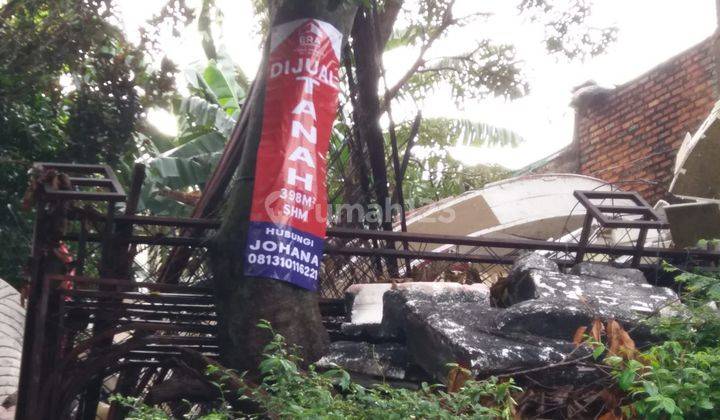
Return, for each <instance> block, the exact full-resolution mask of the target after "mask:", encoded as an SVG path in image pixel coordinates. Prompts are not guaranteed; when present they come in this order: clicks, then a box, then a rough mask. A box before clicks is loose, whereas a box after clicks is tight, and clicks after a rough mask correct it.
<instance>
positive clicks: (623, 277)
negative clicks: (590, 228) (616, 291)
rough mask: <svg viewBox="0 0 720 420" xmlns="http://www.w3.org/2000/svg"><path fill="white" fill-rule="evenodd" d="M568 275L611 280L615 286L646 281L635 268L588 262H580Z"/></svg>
mask: <svg viewBox="0 0 720 420" xmlns="http://www.w3.org/2000/svg"><path fill="white" fill-rule="evenodd" d="M570 274H575V275H578V276H588V277H595V278H598V279H605V280H611V281H613V282H615V283H617V284H627V285H631V284H645V283H647V279H646V278H645V275H644V274H643V273H642V271H640V270H638V269H637V268H618V267H613V266H611V265H608V264H602V263H595V262H590V261H585V262H581V263H580V264H577V265H576V266H574V267H573V268H572V269H570Z"/></svg>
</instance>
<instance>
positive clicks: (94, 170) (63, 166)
mask: <svg viewBox="0 0 720 420" xmlns="http://www.w3.org/2000/svg"><path fill="white" fill-rule="evenodd" d="M35 165H39V166H40V167H42V168H44V169H56V170H60V171H67V172H77V173H85V174H100V173H102V174H107V173H108V171H109V172H112V169H111V168H110V167H109V166H108V165H95V164H78V163H54V162H36V163H35Z"/></svg>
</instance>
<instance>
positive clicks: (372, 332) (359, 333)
mask: <svg viewBox="0 0 720 420" xmlns="http://www.w3.org/2000/svg"><path fill="white" fill-rule="evenodd" d="M380 329H381V325H380V323H372V324H354V323H352V322H344V323H343V324H342V325H340V334H341V335H342V337H343V338H345V339H352V340H355V341H371V342H378V341H383V335H382V334H381V331H380Z"/></svg>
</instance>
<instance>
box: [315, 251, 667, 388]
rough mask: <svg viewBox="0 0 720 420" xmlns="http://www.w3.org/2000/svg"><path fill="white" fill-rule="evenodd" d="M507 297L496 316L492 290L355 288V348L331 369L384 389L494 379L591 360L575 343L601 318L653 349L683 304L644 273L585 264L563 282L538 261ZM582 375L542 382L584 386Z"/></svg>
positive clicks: (527, 265)
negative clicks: (647, 321) (417, 381)
mask: <svg viewBox="0 0 720 420" xmlns="http://www.w3.org/2000/svg"><path fill="white" fill-rule="evenodd" d="M498 287H500V288H501V289H502V290H501V291H500V293H499V295H500V296H499V299H498V300H499V301H500V303H501V306H503V307H495V306H492V305H491V302H490V300H491V299H490V293H489V290H488V289H487V288H486V287H484V286H482V285H477V284H476V285H472V286H465V285H460V284H456V283H406V284H398V285H389V284H387V285H386V284H372V285H355V286H353V287H352V288H350V289H349V290H348V296H347V299H346V301H347V302H348V305H350V306H349V308H351V314H352V316H351V317H350V320H349V322H348V323H346V324H345V325H344V326H343V331H344V332H345V331H347V332H350V334H348V337H347V340H349V341H343V342H339V343H335V344H333V346H332V348H331V350H330V352H329V353H328V355H327V356H326V357H325V358H323V360H322V363H324V364H326V365H327V364H328V363H334V364H337V365H340V366H343V367H345V368H346V369H347V370H348V371H350V372H351V373H352V374H354V375H363V376H365V377H374V378H376V379H378V380H381V379H382V378H384V377H390V378H392V379H396V380H407V379H408V378H407V377H405V376H404V372H407V371H412V370H418V369H419V370H420V371H422V372H425V373H426V374H427V376H428V377H429V378H431V380H432V381H436V382H438V381H439V382H443V381H445V380H446V377H447V373H448V366H447V365H448V363H458V364H460V365H461V366H465V367H467V368H469V369H470V370H471V371H472V372H473V374H474V375H476V376H477V377H478V378H484V377H488V376H491V375H497V374H503V373H511V372H517V371H522V370H528V369H533V368H537V367H541V366H546V365H549V364H554V363H557V362H561V361H564V360H567V358H568V357H577V356H578V355H579V354H582V353H583V351H582V350H578V349H577V348H576V346H575V345H574V344H573V343H572V337H573V335H574V333H575V331H576V330H577V328H578V327H581V326H586V325H588V324H590V323H591V322H592V320H593V319H596V318H600V319H602V320H608V319H615V320H617V321H618V322H620V323H621V324H622V325H623V327H624V328H625V329H627V330H630V329H633V337H634V338H636V340H638V341H639V342H644V341H648V340H650V339H651V338H652V337H651V335H650V331H649V330H648V329H647V328H646V327H645V326H644V324H643V323H642V322H641V321H642V320H643V319H644V318H646V317H647V316H648V315H650V314H653V313H661V314H663V313H665V311H669V310H670V308H672V307H673V306H674V304H675V303H677V300H678V298H677V295H676V294H675V293H674V292H673V291H672V290H670V289H667V288H663V287H656V286H652V285H650V284H648V283H647V282H646V281H645V278H644V276H643V274H642V273H641V272H640V271H639V270H635V269H626V268H614V267H611V266H609V265H603V264H598V263H588V262H585V263H581V264H579V265H577V266H575V267H572V268H571V269H570V270H569V273H563V272H561V270H560V269H559V268H558V266H557V264H555V263H554V262H552V261H550V260H548V259H546V258H544V257H543V256H541V255H539V254H536V253H532V254H526V255H524V256H522V257H520V258H519V259H518V260H517V262H516V263H515V265H514V266H513V269H512V271H511V273H510V275H509V276H508V278H507V279H506V280H504V281H503V282H502V284H501V285H500V286H498ZM493 289H494V290H493V294H494V295H495V294H498V292H497V290H496V288H495V287H494V288H493ZM368 326H372V328H368ZM359 330H362V332H363V333H362V334H358V333H357V331H359ZM353 332H354V333H355V334H353ZM368 359H369V360H368ZM577 369H578V367H577V366H572V367H568V368H566V369H565V370H564V371H563V370H562V369H561V370H555V372H554V373H546V374H545V375H544V377H543V378H542V379H543V380H547V381H555V382H557V381H559V380H562V378H563V377H566V378H570V377H573V378H574V379H575V380H576V379H577V376H578V375H579V374H580V373H579V372H577ZM568 375H570V376H568Z"/></svg>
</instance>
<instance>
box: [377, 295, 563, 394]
mask: <svg viewBox="0 0 720 420" xmlns="http://www.w3.org/2000/svg"><path fill="white" fill-rule="evenodd" d="M384 300H385V315H384V317H383V328H384V331H386V332H392V333H394V334H396V336H398V337H402V338H404V340H405V342H406V345H407V349H408V354H409V355H410V358H411V360H412V361H414V362H415V363H417V364H418V365H419V366H420V367H422V368H423V369H424V370H425V371H426V372H427V373H428V374H430V375H431V376H432V377H433V378H434V379H435V380H437V381H444V380H446V375H447V372H448V367H447V364H448V363H459V364H461V365H463V366H466V367H468V368H469V369H470V370H471V371H472V372H473V373H474V374H475V375H476V376H478V377H486V376H489V375H492V374H495V373H500V372H509V371H514V370H519V369H526V368H531V367H537V366H542V365H544V364H547V363H553V362H557V361H560V360H562V359H563V358H564V357H565V356H566V355H567V354H569V352H571V351H572V350H573V349H574V346H573V345H572V344H571V343H569V342H561V341H557V340H548V339H544V338H541V337H537V336H528V335H524V336H523V335H520V334H512V333H504V332H502V331H499V330H498V329H497V328H496V327H495V319H496V317H497V315H498V313H500V312H502V311H503V310H502V309H499V308H493V307H491V306H490V305H489V303H488V302H487V300H477V298H473V297H472V295H463V294H453V293H435V294H429V293H423V292H420V291H417V290H391V291H388V292H387V293H386V294H385V298H384Z"/></svg>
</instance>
